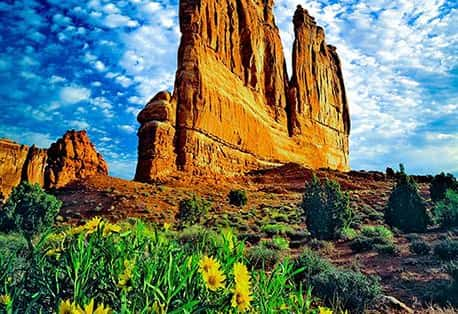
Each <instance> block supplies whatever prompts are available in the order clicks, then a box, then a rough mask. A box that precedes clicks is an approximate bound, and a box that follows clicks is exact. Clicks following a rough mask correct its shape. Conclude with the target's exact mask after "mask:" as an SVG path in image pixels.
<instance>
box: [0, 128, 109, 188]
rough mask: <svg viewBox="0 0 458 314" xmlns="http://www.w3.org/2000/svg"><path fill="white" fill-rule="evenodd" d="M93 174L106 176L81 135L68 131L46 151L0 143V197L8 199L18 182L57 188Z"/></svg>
mask: <svg viewBox="0 0 458 314" xmlns="http://www.w3.org/2000/svg"><path fill="white" fill-rule="evenodd" d="M94 174H105V175H107V174H108V170H107V165H106V163H105V161H104V160H103V158H102V156H101V155H100V154H99V153H97V152H96V151H95V148H94V146H93V145H92V143H91V142H90V140H89V138H88V137H87V134H86V132H85V131H80V132H76V131H69V132H67V133H66V134H65V135H64V136H63V138H61V139H60V140H58V141H57V143H54V144H52V145H51V148H50V149H40V148H36V147H35V146H31V147H28V146H26V145H20V144H17V143H15V142H12V141H9V140H6V139H0V193H1V194H3V195H4V196H8V195H9V194H10V192H11V190H12V189H13V188H14V187H15V186H16V185H18V184H19V183H20V182H21V181H28V182H31V183H38V184H39V185H40V186H43V187H47V188H59V187H62V186H65V185H66V184H67V183H69V182H71V181H73V180H75V179H79V178H85V177H88V176H91V175H94Z"/></svg>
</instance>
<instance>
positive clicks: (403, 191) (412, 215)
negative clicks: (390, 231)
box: [385, 165, 429, 232]
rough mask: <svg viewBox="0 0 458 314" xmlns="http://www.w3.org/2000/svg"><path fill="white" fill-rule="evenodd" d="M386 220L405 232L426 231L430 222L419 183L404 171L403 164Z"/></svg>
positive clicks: (389, 202) (386, 212)
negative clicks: (419, 189) (419, 190)
mask: <svg viewBox="0 0 458 314" xmlns="http://www.w3.org/2000/svg"><path fill="white" fill-rule="evenodd" d="M385 221H386V223H387V224H388V225H390V226H392V227H396V228H398V229H400V230H402V231H404V232H424V231H426V228H427V225H428V222H429V218H428V214H427V211H426V206H425V203H424V201H423V199H422V198H421V196H420V194H419V192H418V187H417V184H416V183H415V181H414V179H413V178H412V177H410V176H408V175H407V174H406V173H405V172H404V167H403V166H402V165H401V172H400V173H399V175H398V181H397V184H396V186H395V187H394V189H393V191H392V192H391V195H390V198H389V201H388V206H387V208H386V211H385Z"/></svg>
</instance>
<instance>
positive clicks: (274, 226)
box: [261, 224, 293, 235]
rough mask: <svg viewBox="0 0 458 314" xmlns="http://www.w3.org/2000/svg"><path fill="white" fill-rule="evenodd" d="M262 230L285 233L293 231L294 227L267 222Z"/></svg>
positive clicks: (270, 232) (276, 233)
mask: <svg viewBox="0 0 458 314" xmlns="http://www.w3.org/2000/svg"><path fill="white" fill-rule="evenodd" d="M261 231H262V232H265V233H267V234H269V235H280V234H281V235H285V234H286V233H288V232H292V231H293V228H291V227H290V226H288V225H285V224H267V225H264V226H262V227H261Z"/></svg>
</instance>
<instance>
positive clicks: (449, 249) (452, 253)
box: [434, 239, 458, 260]
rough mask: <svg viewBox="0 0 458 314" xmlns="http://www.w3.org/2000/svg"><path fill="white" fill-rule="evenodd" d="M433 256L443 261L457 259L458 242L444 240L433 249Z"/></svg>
mask: <svg viewBox="0 0 458 314" xmlns="http://www.w3.org/2000/svg"><path fill="white" fill-rule="evenodd" d="M434 254H435V255H437V256H438V257H439V258H441V259H443V260H453V259H456V258H458V240H452V239H446V240H443V241H441V242H440V243H439V244H437V245H436V246H435V247H434Z"/></svg>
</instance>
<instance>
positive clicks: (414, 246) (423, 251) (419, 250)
mask: <svg viewBox="0 0 458 314" xmlns="http://www.w3.org/2000/svg"><path fill="white" fill-rule="evenodd" d="M409 249H410V251H411V252H412V253H414V254H417V255H428V254H429V253H430V252H431V246H430V245H429V244H428V243H426V241H424V240H414V241H412V243H410V246H409Z"/></svg>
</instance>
